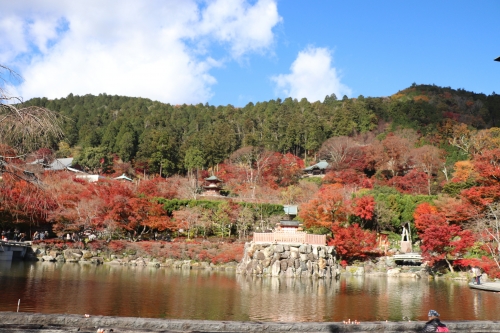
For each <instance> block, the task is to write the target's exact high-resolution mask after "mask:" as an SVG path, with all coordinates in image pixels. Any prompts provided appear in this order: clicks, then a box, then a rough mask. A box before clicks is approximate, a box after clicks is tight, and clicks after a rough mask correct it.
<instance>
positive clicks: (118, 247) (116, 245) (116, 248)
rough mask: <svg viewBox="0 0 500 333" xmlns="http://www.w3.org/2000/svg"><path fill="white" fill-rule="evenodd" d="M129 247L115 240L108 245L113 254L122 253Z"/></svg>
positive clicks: (123, 242) (125, 243)
mask: <svg viewBox="0 0 500 333" xmlns="http://www.w3.org/2000/svg"><path fill="white" fill-rule="evenodd" d="M126 247H127V242H125V241H121V240H113V241H111V242H109V243H108V249H109V250H110V251H112V252H121V251H123V250H124V249H125V248H126Z"/></svg>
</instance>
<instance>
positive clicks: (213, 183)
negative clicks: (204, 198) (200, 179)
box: [203, 176, 222, 196]
mask: <svg viewBox="0 0 500 333" xmlns="http://www.w3.org/2000/svg"><path fill="white" fill-rule="evenodd" d="M205 182H207V184H206V185H204V186H203V188H204V189H205V195H210V196H220V195H221V194H220V191H221V190H222V186H221V185H220V183H222V180H220V179H219V178H217V177H216V176H210V177H208V178H205Z"/></svg>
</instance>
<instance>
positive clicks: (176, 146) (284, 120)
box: [26, 85, 500, 176]
mask: <svg viewBox="0 0 500 333" xmlns="http://www.w3.org/2000/svg"><path fill="white" fill-rule="evenodd" d="M26 104H27V105H36V106H42V107H46V108H48V109H50V110H53V111H56V112H58V113H59V114H60V115H61V116H63V118H62V119H63V129H64V132H65V135H66V136H65V138H64V141H63V142H53V144H52V147H50V148H52V149H53V150H55V151H57V155H58V156H59V157H66V156H75V157H79V158H78V160H79V162H80V164H81V165H82V166H88V167H89V169H94V168H95V162H94V164H93V163H92V161H95V160H101V158H103V157H106V160H108V159H107V158H108V157H109V156H110V154H116V155H115V156H118V157H119V158H120V159H121V160H122V161H123V162H132V163H133V166H134V168H135V169H136V170H138V171H144V170H146V173H149V174H155V173H156V174H158V173H160V169H161V173H162V176H168V175H172V174H177V173H181V174H182V173H185V172H186V171H187V170H188V169H192V168H193V167H197V168H198V167H200V168H208V167H212V166H214V165H216V164H218V163H221V162H223V161H224V160H226V159H227V158H228V157H229V156H230V155H231V153H233V152H235V151H236V150H238V149H239V148H242V147H245V146H254V147H263V148H265V149H267V150H270V151H276V152H281V153H292V154H294V155H296V156H299V157H301V158H304V159H305V160H306V164H309V163H310V162H313V161H314V159H315V158H317V157H318V156H317V153H318V151H319V150H320V148H321V145H322V144H323V143H324V142H325V141H326V140H327V139H329V138H331V137H335V136H355V135H359V134H364V133H365V134H366V133H368V132H372V133H374V134H375V135H380V134H383V133H388V132H389V131H391V130H396V129H398V128H411V129H414V130H416V131H417V132H418V133H419V135H422V138H423V139H422V140H421V141H420V142H424V141H426V142H431V143H432V144H434V145H437V146H440V147H441V148H444V149H447V150H450V149H449V148H448V147H447V146H448V145H449V141H450V139H452V136H453V133H451V132H450V128H451V127H450V125H452V124H457V123H464V124H466V125H468V126H470V128H471V129H484V128H490V127H493V126H497V125H498V123H499V122H500V95H496V94H492V95H490V96H486V95H484V94H474V93H471V92H467V91H464V90H453V89H449V88H441V87H437V86H430V85H413V86H412V87H410V88H408V89H405V90H402V91H400V92H398V93H396V94H394V95H392V96H390V97H375V98H373V97H367V98H364V97H363V96H359V97H358V98H353V99H348V98H347V97H345V96H344V98H342V99H341V100H338V99H337V97H336V96H334V95H331V96H326V98H325V100H324V101H323V102H315V103H310V102H308V101H307V100H306V99H302V100H301V101H297V100H293V99H291V98H287V99H285V100H283V101H282V100H280V99H278V100H271V101H268V102H259V103H257V104H253V103H249V104H248V105H246V106H245V107H242V108H236V107H234V106H232V105H227V106H211V105H208V104H205V105H202V104H198V105H170V104H164V103H160V102H155V101H151V100H149V99H143V98H130V97H123V96H109V95H106V94H101V95H99V96H92V95H85V96H73V95H69V96H68V97H66V98H61V99H56V100H47V99H46V98H36V99H32V100H29V101H27V103H26Z"/></svg>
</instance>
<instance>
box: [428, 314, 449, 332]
mask: <svg viewBox="0 0 500 333" xmlns="http://www.w3.org/2000/svg"><path fill="white" fill-rule="evenodd" d="M428 316H429V321H428V322H426V323H425V327H424V330H423V331H422V332H449V330H448V328H447V327H446V325H445V324H443V323H442V322H441V320H439V313H437V311H436V310H430V311H429V314H428Z"/></svg>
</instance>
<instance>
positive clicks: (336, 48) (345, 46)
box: [0, 0, 500, 106]
mask: <svg viewBox="0 0 500 333" xmlns="http://www.w3.org/2000/svg"><path fill="white" fill-rule="evenodd" d="M0 3H1V5H2V7H1V8H2V13H0V64H2V65H6V66H9V67H11V68H13V69H15V70H16V71H17V72H18V73H19V74H21V76H22V78H23V80H22V81H12V80H11V81H8V82H7V86H6V87H5V88H7V89H8V91H9V93H11V94H14V95H19V96H22V97H23V98H24V99H28V98H31V97H48V98H60V97H65V96H67V95H68V94H69V93H73V94H78V95H84V94H87V93H91V94H99V93H107V94H113V95H114V94H118V95H127V96H138V97H146V98H151V99H154V100H160V101H162V102H167V103H172V104H182V103H200V102H201V103H205V102H208V103H209V104H214V105H226V104H232V105H235V106H244V105H246V104H247V103H248V102H254V103H255V102H259V101H267V100H270V99H276V98H278V97H280V98H282V99H283V98H286V97H289V96H291V97H293V98H297V99H299V100H300V99H301V98H304V97H305V98H307V99H308V100H309V101H311V102H313V101H316V100H323V98H324V96H325V95H327V94H331V93H335V94H336V95H337V96H338V97H339V98H341V97H342V96H343V95H347V96H348V97H357V96H359V95H364V96H375V97H377V96H388V95H392V94H394V93H396V92H397V91H398V90H401V89H404V88H406V87H408V86H410V85H411V84H412V83H417V84H436V85H439V86H446V87H448V86H449V87H452V88H463V89H466V90H470V91H473V92H477V93H486V94H491V93H492V92H493V91H496V92H497V93H499V92H500V63H498V62H494V61H493V59H494V58H496V57H498V56H500V20H499V19H498V17H500V1H497V0H489V1H486V0H484V1H483V0H480V1H473V2H472V1H461V0H455V1H436V0H432V1H431V0H422V1H392V0H391V1H389V0H387V1H368V0H365V1H357V0H350V1H333V0H329V1H327V0H310V1H294V0H253V1H250V0H247V1H245V0H214V1H195V0H183V1H177V0H142V1H135V0H122V1H118V0H109V1H106V2H102V1H97V0H89V1H85V2H83V1H62V0H39V1H36V2H33V1H30V0H17V1H8V0H0Z"/></svg>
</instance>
